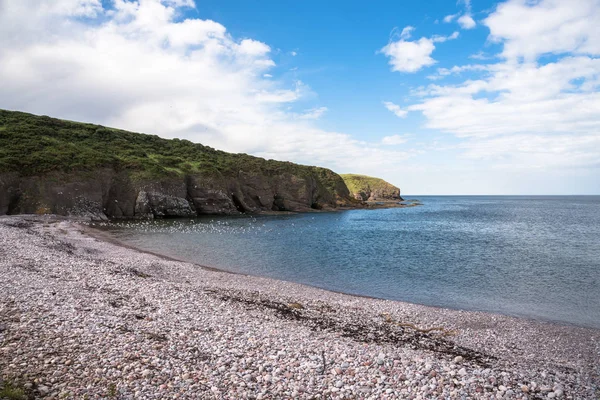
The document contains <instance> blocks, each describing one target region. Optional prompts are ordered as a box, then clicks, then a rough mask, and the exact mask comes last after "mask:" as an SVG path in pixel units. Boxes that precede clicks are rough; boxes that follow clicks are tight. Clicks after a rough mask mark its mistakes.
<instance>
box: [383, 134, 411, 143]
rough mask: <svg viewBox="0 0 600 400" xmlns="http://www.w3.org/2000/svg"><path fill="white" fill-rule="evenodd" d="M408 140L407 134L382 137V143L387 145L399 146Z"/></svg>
mask: <svg viewBox="0 0 600 400" xmlns="http://www.w3.org/2000/svg"><path fill="white" fill-rule="evenodd" d="M407 141H408V137H407V136H406V135H391V136H385V137H383V138H382V139H381V144H383V145H386V146H397V145H399V144H403V143H406V142H407Z"/></svg>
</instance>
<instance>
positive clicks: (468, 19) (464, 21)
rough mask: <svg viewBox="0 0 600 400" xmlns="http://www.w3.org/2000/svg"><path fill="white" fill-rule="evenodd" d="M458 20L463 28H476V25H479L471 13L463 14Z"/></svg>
mask: <svg viewBox="0 0 600 400" xmlns="http://www.w3.org/2000/svg"><path fill="white" fill-rule="evenodd" d="M456 21H457V22H458V24H459V25H460V27H461V28H463V29H473V28H475V26H477V23H476V22H475V20H474V19H473V17H472V16H471V14H465V15H462V16H461V17H460V18H458V19H457V20H456Z"/></svg>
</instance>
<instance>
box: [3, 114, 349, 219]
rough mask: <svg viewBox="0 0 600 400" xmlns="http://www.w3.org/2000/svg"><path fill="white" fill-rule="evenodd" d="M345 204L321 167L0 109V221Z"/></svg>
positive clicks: (336, 180)
mask: <svg viewBox="0 0 600 400" xmlns="http://www.w3.org/2000/svg"><path fill="white" fill-rule="evenodd" d="M353 204H355V202H354V201H353V199H352V198H351V196H350V195H349V192H348V189H347V188H346V185H345V184H344V181H343V180H342V178H341V177H340V176H339V175H337V174H335V173H334V172H332V171H330V170H328V169H324V168H318V167H309V166H302V165H297V164H292V163H288V162H279V161H273V160H268V161H267V160H264V159H261V158H257V157H252V156H248V155H245V154H230V153H225V152H220V151H217V150H214V149H211V148H209V147H206V146H202V145H199V144H194V143H191V142H188V141H182V140H177V139H174V140H166V139H161V138H159V137H157V136H150V135H143V134H136V133H130V132H125V131H119V130H111V129H107V128H104V127H101V126H97V125H91V124H81V123H75V122H70V121H62V120H57V119H53V118H48V117H37V116H33V115H30V114H24V113H17V112H10V111H3V110H0V215H2V214H21V213H54V214H59V215H83V216H90V217H92V218H95V219H105V218H154V217H191V216H195V215H198V214H236V213H240V212H251V213H257V212H264V211H308V210H311V209H334V208H336V207H338V206H348V205H353Z"/></svg>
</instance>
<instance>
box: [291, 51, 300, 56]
mask: <svg viewBox="0 0 600 400" xmlns="http://www.w3.org/2000/svg"><path fill="white" fill-rule="evenodd" d="M290 54H291V56H292V57H296V56H297V55H298V53H297V52H295V51H292V52H290Z"/></svg>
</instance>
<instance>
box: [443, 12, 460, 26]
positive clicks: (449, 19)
mask: <svg viewBox="0 0 600 400" xmlns="http://www.w3.org/2000/svg"><path fill="white" fill-rule="evenodd" d="M459 16H460V13H457V14H451V15H446V16H445V17H444V22H445V23H447V24H449V23H450V22H452V21H454V20H455V19H456V18H458V17H459Z"/></svg>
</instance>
